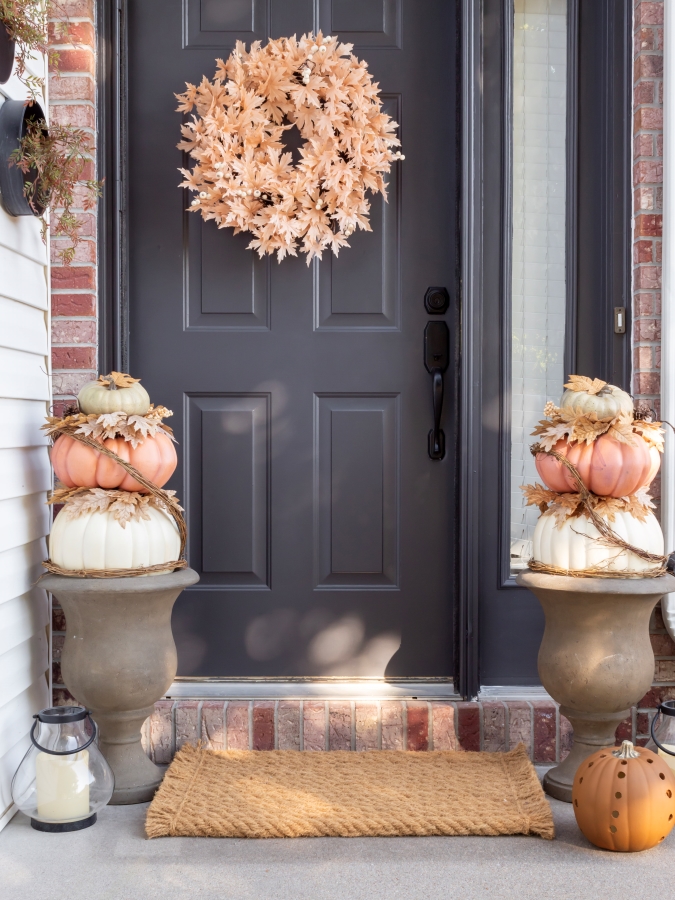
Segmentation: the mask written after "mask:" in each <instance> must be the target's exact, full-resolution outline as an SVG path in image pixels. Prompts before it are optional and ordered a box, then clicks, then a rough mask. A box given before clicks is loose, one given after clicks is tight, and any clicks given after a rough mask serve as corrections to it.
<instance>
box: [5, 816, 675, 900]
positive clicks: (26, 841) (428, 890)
mask: <svg viewBox="0 0 675 900" xmlns="http://www.w3.org/2000/svg"><path fill="white" fill-rule="evenodd" d="M551 806H552V808H553V816H554V819H555V827H556V838H555V840H554V841H544V840H542V839H541V838H536V837H522V836H518V837H491V838H482V837H453V838H443V837H434V838H351V839H349V838H347V839H345V838H318V839H296V840H267V841H265V840H260V841H247V840H222V839H212V838H211V839H210V838H159V839H155V840H152V841H149V840H147V839H146V837H145V833H144V829H143V823H144V820H145V812H146V809H147V805H146V804H143V805H139V806H127V807H124V806H113V807H107V808H106V809H104V810H103V811H102V812H101V813H100V814H99V820H98V822H97V824H96V825H95V826H94V827H93V828H89V829H87V830H86V831H81V832H77V833H73V834H63V835H60V834H42V833H39V832H37V831H34V830H33V829H32V828H31V827H30V823H29V820H28V819H27V818H26V817H25V816H23V815H22V814H18V815H16V816H15V817H14V819H13V820H12V821H11V822H10V823H9V825H8V826H7V827H6V828H5V830H4V831H3V832H2V833H0V898H2V900H155V898H157V900H192V898H202V897H203V898H209V900H220V898H223V900H263V898H265V900H338V898H339V900H380V898H382V900H384V898H386V900H422V898H423V900H455V898H457V900H474V898H479V897H480V898H490V900H502V898H503V900H510V898H518V900H558V898H565V900H576V898H579V900H582V898H583V900H610V898H611V900H628V898H631V900H633V898H634V897H635V896H636V895H640V896H648V897H664V898H668V897H672V896H674V895H675V832H673V834H671V835H670V836H669V837H668V838H666V840H665V841H664V843H663V844H661V845H660V846H658V847H655V848H654V849H653V850H650V851H647V852H645V853H631V854H628V853H626V854H622V853H607V852H603V851H601V850H596V849H595V848H594V847H592V846H591V844H589V843H588V842H587V841H586V840H585V838H584V837H583V836H582V835H581V833H580V832H579V830H578V829H577V826H576V823H575V821H574V813H573V812H572V807H571V806H570V805H569V804H567V803H561V802H559V801H557V800H551Z"/></svg>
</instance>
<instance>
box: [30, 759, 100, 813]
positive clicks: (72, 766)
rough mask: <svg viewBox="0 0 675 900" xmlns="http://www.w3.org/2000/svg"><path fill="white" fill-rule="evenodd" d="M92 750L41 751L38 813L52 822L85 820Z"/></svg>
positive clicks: (37, 775)
mask: <svg viewBox="0 0 675 900" xmlns="http://www.w3.org/2000/svg"><path fill="white" fill-rule="evenodd" d="M89 780H90V776H89V751H88V750H80V751H79V753H73V754H72V755H70V756H52V754H50V753H38V755H37V757H36V759H35V787H36V791H37V807H38V815H39V816H40V818H44V819H47V820H50V821H53V822H68V821H72V820H73V819H84V818H87V816H88V815H89Z"/></svg>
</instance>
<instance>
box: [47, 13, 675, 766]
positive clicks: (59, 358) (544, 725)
mask: <svg viewBox="0 0 675 900" xmlns="http://www.w3.org/2000/svg"><path fill="white" fill-rule="evenodd" d="M93 2H94V0H64V3H63V7H64V9H65V10H66V12H67V14H68V16H69V19H70V22H69V29H68V37H67V39H63V38H60V39H59V43H58V44H55V46H56V47H57V48H58V49H59V51H60V52H61V67H60V73H59V75H58V76H56V75H55V74H52V77H51V78H50V92H51V93H50V100H51V103H50V114H51V116H52V118H53V119H54V120H58V121H61V122H71V123H73V124H77V125H78V126H81V127H83V128H85V129H86V130H87V131H88V132H89V133H91V135H92V141H93V140H94V138H95V121H96V119H95V116H96V103H95V81H94V73H95V44H94V9H93ZM662 48H663V0H650V2H645V0H635V44H634V63H635V69H634V73H635V83H634V169H633V173H634V174H633V179H634V192H633V194H634V213H635V219H634V225H635V227H634V243H633V251H634V307H633V322H634V331H633V343H634V380H633V391H634V393H635V395H636V397H637V398H639V399H643V400H648V401H649V402H650V403H651V404H653V405H654V406H655V407H656V409H657V411H658V409H659V394H660V340H661V333H660V325H661V321H660V303H661V294H660V287H661V233H662V198H663V192H662V183H663V160H662V157H663V110H662V91H663V78H662V75H663V50H662ZM93 171H94V170H93V167H92V175H91V176H90V177H92V176H93ZM82 220H83V222H84V224H85V235H86V239H85V241H84V242H83V244H82V245H80V248H79V250H78V254H77V258H76V260H75V263H74V264H73V266H72V267H70V268H68V269H66V268H62V267H59V266H54V268H53V269H52V315H53V354H52V365H53V372H54V397H55V404H56V406H57V408H59V407H62V406H63V404H64V403H65V402H66V401H67V400H68V399H72V396H73V395H75V394H77V392H78V391H79V389H80V387H81V386H82V384H83V383H84V382H85V381H88V380H90V379H91V378H92V377H93V375H94V374H95V370H96V336H97V330H96V243H95V235H96V220H95V215H94V214H91V213H86V214H85V213H84V212H82ZM651 632H652V635H651V637H652V645H653V647H654V654H655V658H656V661H655V673H654V685H653V688H652V690H651V691H650V692H649V693H648V694H647V695H646V696H645V697H644V698H643V700H642V701H641V703H640V704H639V706H638V707H637V708H636V709H634V710H633V711H632V714H631V716H630V718H629V719H627V720H626V721H625V722H623V723H622V724H621V725H620V726H619V728H618V729H617V741H620V740H621V739H623V738H630V739H633V740H635V741H637V742H639V743H645V742H646V740H647V733H648V729H649V719H650V716H651V715H652V714H653V711H654V708H655V706H656V704H657V703H658V702H659V701H660V700H661V699H668V698H672V699H675V644H673V642H672V641H671V639H670V638H669V637H668V635H667V633H666V630H665V627H664V625H663V620H662V618H661V613H660V610H659V609H657V610H656V611H655V613H654V616H653V617H652V625H651ZM53 634H54V645H53V647H54V650H53V657H54V671H53V675H54V685H55V689H54V699H55V702H57V703H67V702H70V701H71V700H72V698H71V696H70V694H69V693H68V691H67V690H66V689H65V688H64V687H63V683H62V679H61V670H60V654H61V649H62V646H63V640H64V636H65V619H64V616H63V611H62V610H61V609H59V608H58V607H55V609H54V618H53ZM144 731H145V734H144V739H145V744H146V748H147V751H148V753H149V755H150V756H151V757H153V758H154V759H155V761H156V762H158V763H165V762H168V761H169V759H170V758H171V756H172V754H173V752H174V751H175V749H176V748H179V747H180V746H181V745H182V744H183V743H184V742H185V741H195V740H198V739H201V740H203V741H204V742H205V743H206V744H207V745H208V746H213V747H230V748H249V747H250V748H252V749H272V748H274V747H279V748H282V749H284V748H289V749H292V748H297V749H305V750H326V749H354V750H359V749H377V748H382V749H389V748H391V749H411V750H427V749H455V748H456V749H464V750H479V749H484V750H507V749H509V748H511V747H513V746H515V745H516V744H517V743H518V742H519V741H521V740H522V741H523V742H524V743H525V745H526V746H527V748H528V750H529V752H530V755H531V757H532V758H533V759H534V760H535V761H537V762H554V761H556V760H559V759H562V758H564V757H565V755H566V753H567V751H568V748H569V743H570V733H571V730H570V725H569V722H567V720H566V719H565V718H564V717H561V716H560V715H559V712H558V710H557V707H556V706H555V705H554V704H552V703H550V702H536V701H535V702H527V701H504V702H501V701H484V702H481V703H451V702H447V703H436V702H434V703H419V702H416V701H408V702H401V701H381V702H371V703H353V702H349V701H330V702H325V703H324V702H320V703H317V702H309V701H305V702H304V703H303V702H300V701H279V702H276V703H273V702H265V701H255V702H254V701H250V702H248V701H246V702H241V701H229V702H228V701H220V702H217V703H216V702H213V701H196V700H194V701H193V700H190V701H171V700H167V701H160V702H159V703H158V704H157V705H156V711H155V713H154V715H153V716H152V717H151V718H150V719H149V720H148V721H147V722H146V725H145V729H144Z"/></svg>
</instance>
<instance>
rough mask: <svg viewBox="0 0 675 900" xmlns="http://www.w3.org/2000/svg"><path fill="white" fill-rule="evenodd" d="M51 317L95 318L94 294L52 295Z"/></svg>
mask: <svg viewBox="0 0 675 900" xmlns="http://www.w3.org/2000/svg"><path fill="white" fill-rule="evenodd" d="M52 315H53V316H95V315H96V297H95V295H94V294H56V293H52Z"/></svg>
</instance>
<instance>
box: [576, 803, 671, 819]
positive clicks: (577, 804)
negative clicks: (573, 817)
mask: <svg viewBox="0 0 675 900" xmlns="http://www.w3.org/2000/svg"><path fill="white" fill-rule="evenodd" d="M574 805H575V806H576V807H578V806H579V801H578V800H575V801H574ZM670 818H671V819H672V818H673V817H672V816H671V817H670Z"/></svg>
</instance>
